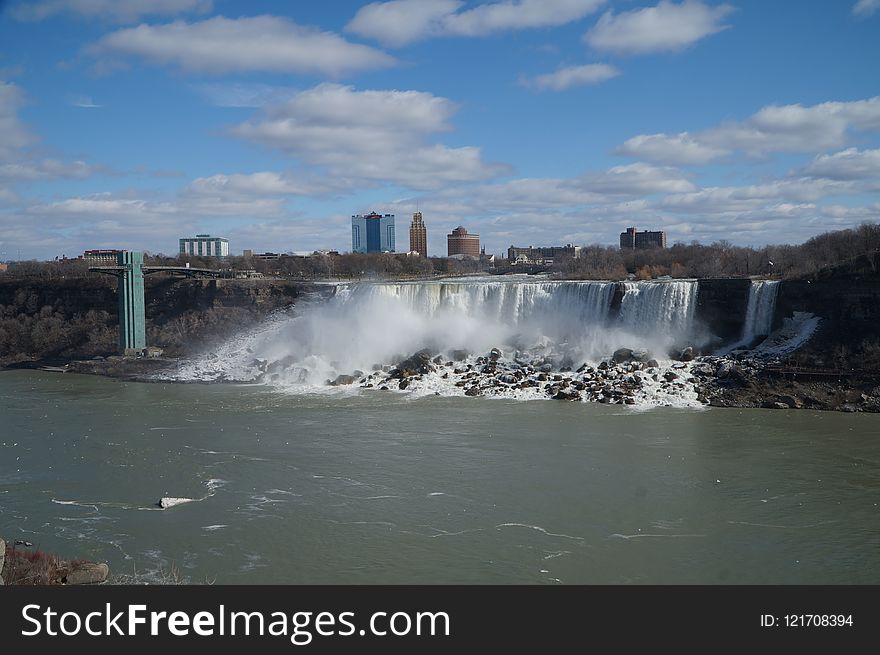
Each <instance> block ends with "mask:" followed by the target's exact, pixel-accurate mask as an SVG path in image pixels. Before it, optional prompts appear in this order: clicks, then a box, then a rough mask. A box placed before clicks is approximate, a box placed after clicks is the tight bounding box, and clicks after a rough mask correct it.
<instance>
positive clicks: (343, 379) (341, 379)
mask: <svg viewBox="0 0 880 655" xmlns="http://www.w3.org/2000/svg"><path fill="white" fill-rule="evenodd" d="M355 379H356V378H355V377H354V376H352V375H337V376H336V379H335V380H333V381H332V382H331V383H330V386H332V387H338V386H339V385H341V384H354V382H355Z"/></svg>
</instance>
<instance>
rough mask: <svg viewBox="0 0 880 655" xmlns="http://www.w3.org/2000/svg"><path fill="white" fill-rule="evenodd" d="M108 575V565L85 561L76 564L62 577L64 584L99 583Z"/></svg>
mask: <svg viewBox="0 0 880 655" xmlns="http://www.w3.org/2000/svg"><path fill="white" fill-rule="evenodd" d="M108 575H110V567H109V566H107V565H106V564H104V563H103V562H102V563H101V564H92V563H91V562H86V563H83V564H80V565H78V566H77V567H76V568H75V569H74V570H73V571H71V572H70V573H68V574H67V577H66V578H65V579H64V582H65V583H66V584H74V585H79V584H100V583H101V582H104V581H105V580H107V576H108Z"/></svg>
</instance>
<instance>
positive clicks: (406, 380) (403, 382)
mask: <svg viewBox="0 0 880 655" xmlns="http://www.w3.org/2000/svg"><path fill="white" fill-rule="evenodd" d="M409 382H410V381H409V378H404V379H403V380H401V381H400V384H398V385H397V388H398V389H400V390H401V391H403V390H404V389H406V388H407V387H408V386H409Z"/></svg>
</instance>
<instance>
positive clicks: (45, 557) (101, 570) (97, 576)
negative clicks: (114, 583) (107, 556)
mask: <svg viewBox="0 0 880 655" xmlns="http://www.w3.org/2000/svg"><path fill="white" fill-rule="evenodd" d="M18 543H19V542H16V545H15V546H7V545H6V542H5V541H4V540H3V539H0V586H2V585H13V586H29V587H33V586H44V585H84V584H101V583H103V582H106V581H107V578H108V577H109V576H110V567H109V566H107V564H105V563H95V562H87V561H83V560H64V559H60V558H59V557H57V556H55V555H52V554H51V553H44V552H43V551H40V550H33V549H32V548H31V546H30V544H28V545H25V546H24V547H22V548H19V547H17V544H18Z"/></svg>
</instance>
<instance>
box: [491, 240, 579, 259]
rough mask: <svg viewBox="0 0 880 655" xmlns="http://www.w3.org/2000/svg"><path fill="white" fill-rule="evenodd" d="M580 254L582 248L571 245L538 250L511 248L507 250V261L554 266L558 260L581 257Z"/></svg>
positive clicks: (531, 247) (533, 248) (532, 248)
mask: <svg viewBox="0 0 880 655" xmlns="http://www.w3.org/2000/svg"><path fill="white" fill-rule="evenodd" d="M580 254H581V247H580V246H573V245H571V244H570V243H568V244H566V245H564V246H546V247H538V248H535V247H534V246H529V247H528V248H518V247H517V246H510V248H508V249H507V260H508V261H509V262H511V263H513V264H552V263H553V262H554V261H555V260H557V259H561V258H564V257H579V256H580Z"/></svg>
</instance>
